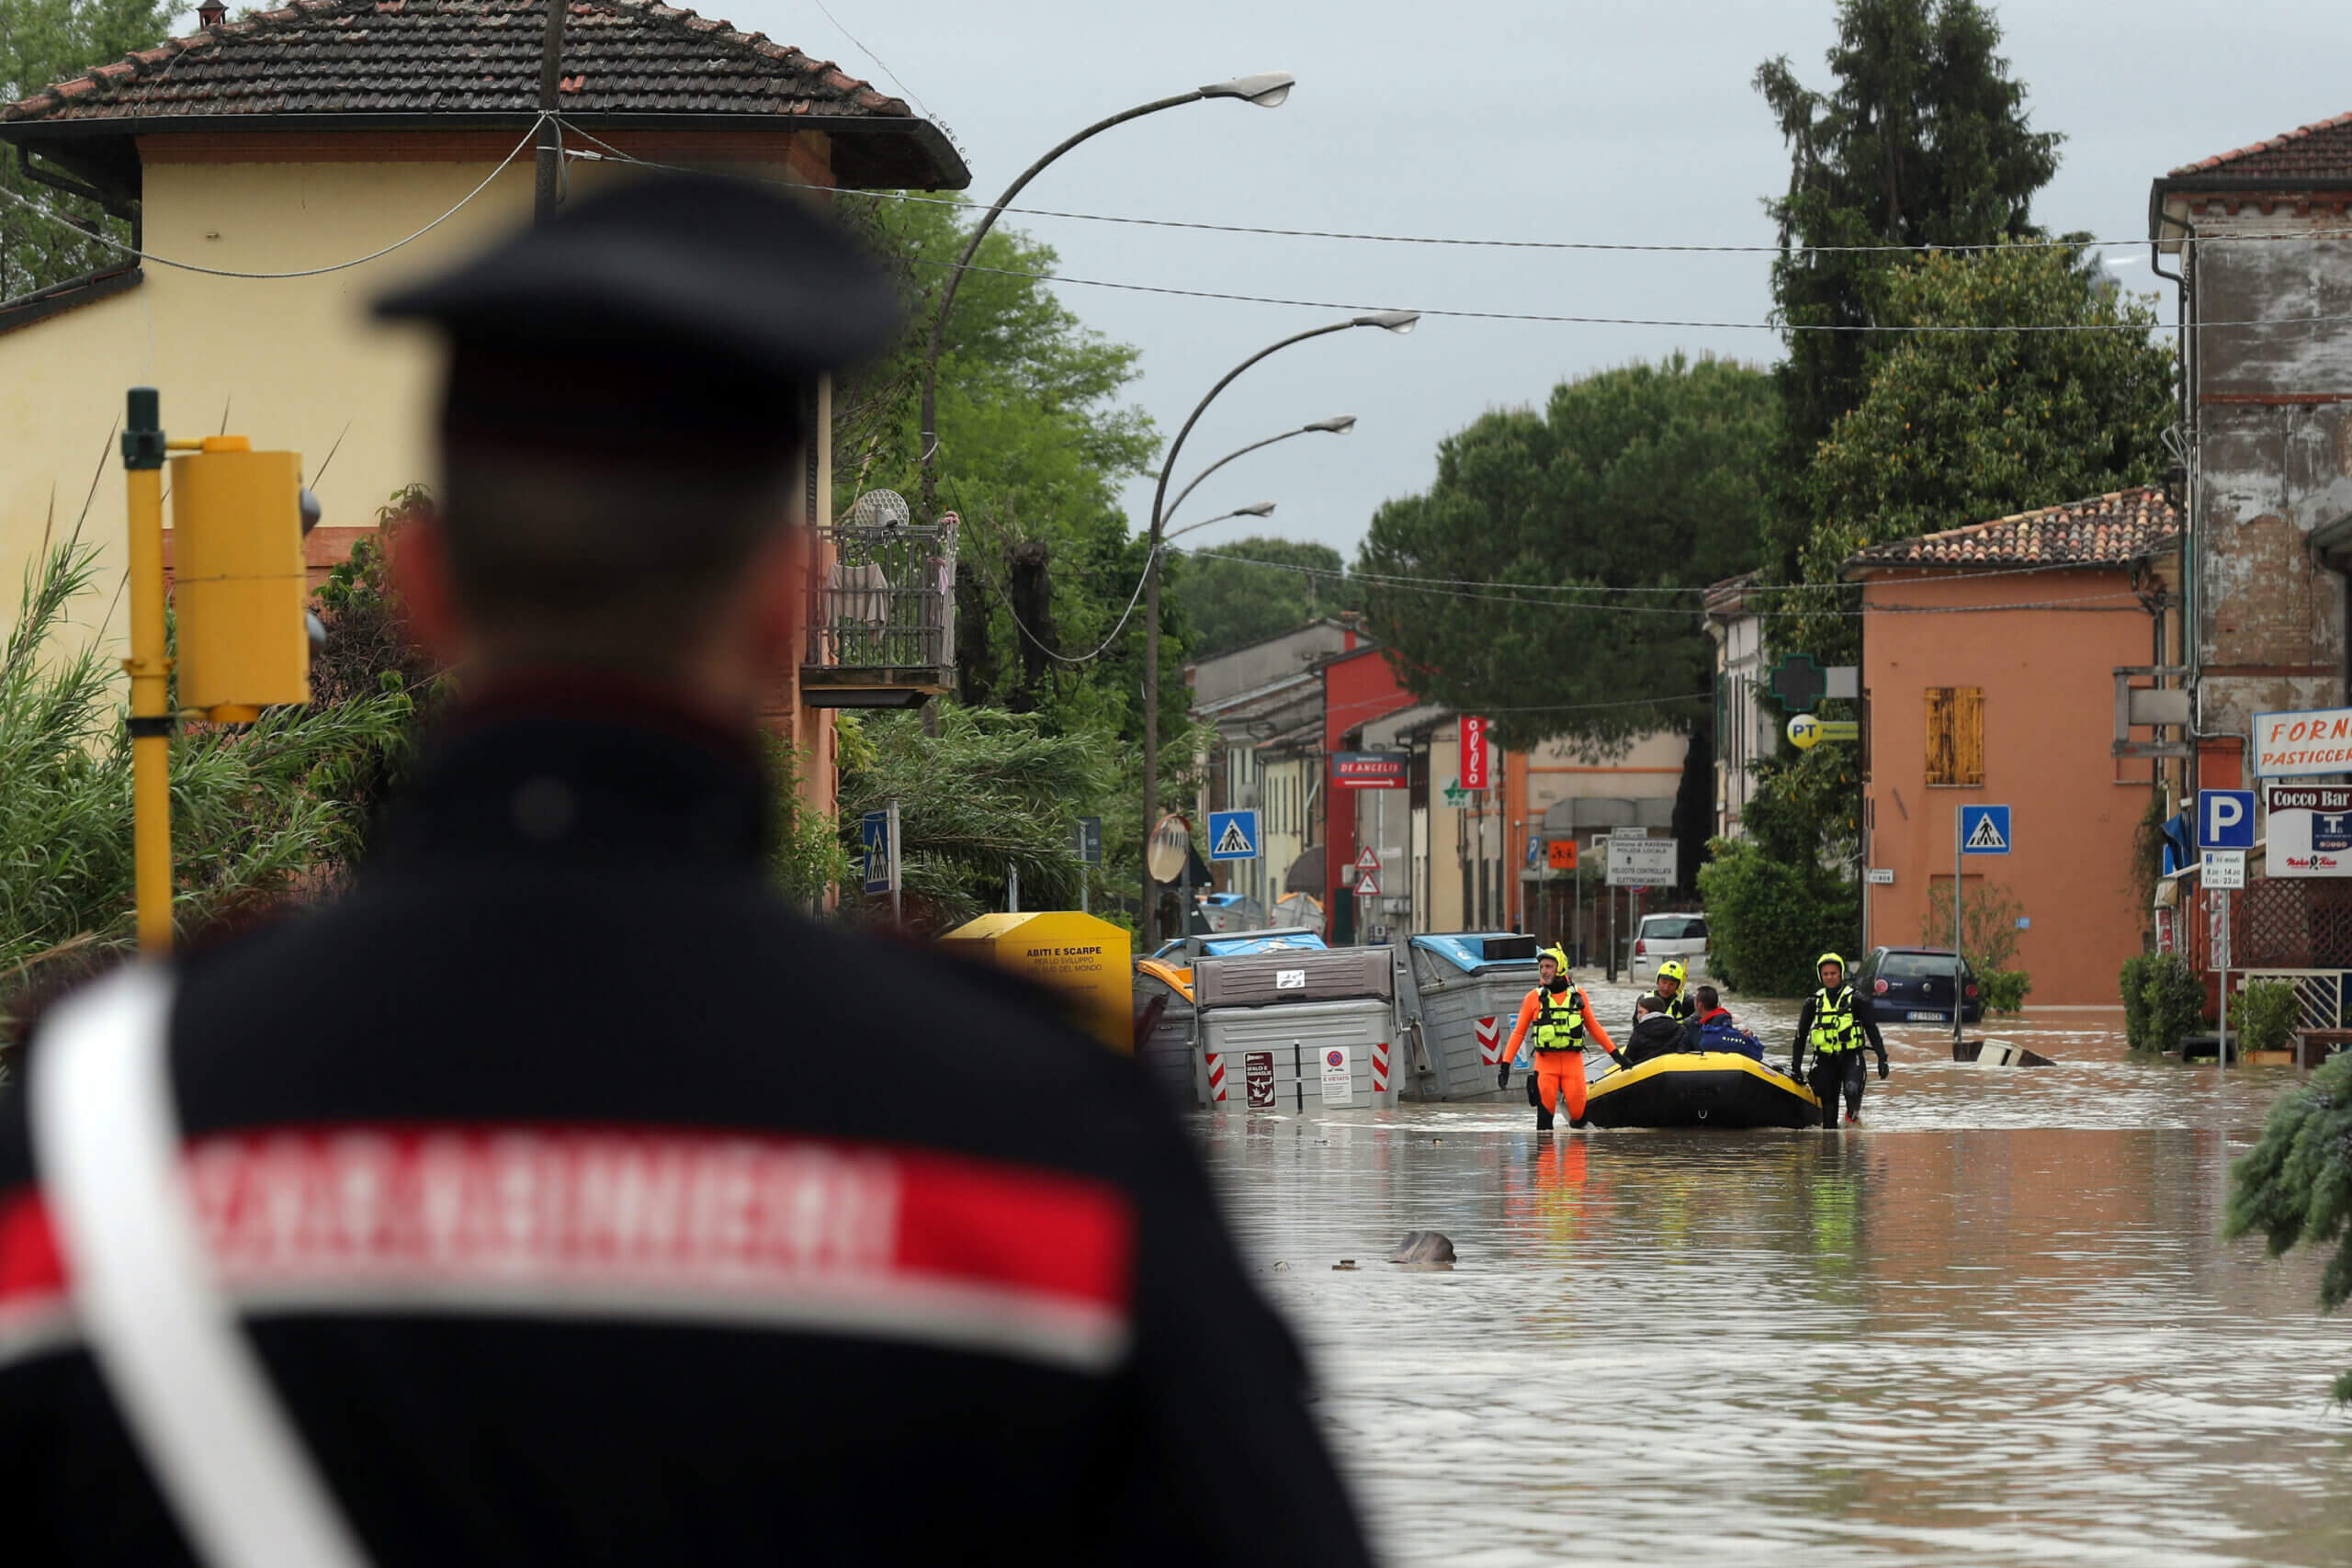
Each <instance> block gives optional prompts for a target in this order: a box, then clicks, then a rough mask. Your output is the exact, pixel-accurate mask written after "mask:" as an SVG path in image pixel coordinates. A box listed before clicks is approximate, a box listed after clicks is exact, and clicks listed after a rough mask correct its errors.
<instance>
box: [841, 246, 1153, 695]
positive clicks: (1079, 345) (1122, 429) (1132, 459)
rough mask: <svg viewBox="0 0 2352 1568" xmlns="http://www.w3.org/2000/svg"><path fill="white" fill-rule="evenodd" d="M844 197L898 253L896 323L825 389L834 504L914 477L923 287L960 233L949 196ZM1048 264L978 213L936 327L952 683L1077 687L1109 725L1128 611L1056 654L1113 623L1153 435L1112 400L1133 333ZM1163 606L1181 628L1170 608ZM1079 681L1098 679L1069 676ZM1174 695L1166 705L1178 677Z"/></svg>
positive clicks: (1119, 690)
mask: <svg viewBox="0 0 2352 1568" xmlns="http://www.w3.org/2000/svg"><path fill="white" fill-rule="evenodd" d="M843 206H844V208H845V209H847V215H848V216H849V217H850V218H851V219H852V220H853V221H854V223H855V224H856V226H857V227H858V228H859V229H860V230H861V231H862V232H863V233H864V235H865V238H866V239H867V241H868V242H869V243H871V244H872V245H873V246H874V248H875V249H876V253H877V254H880V255H881V256H882V257H883V258H884V259H885V260H886V261H888V263H889V264H890V265H892V266H893V268H894V269H895V270H896V272H897V274H898V276H899V279H900V286H901V289H902V292H903V295H904V298H905V300H906V312H907V330H906V332H905V333H904V334H903V335H902V337H901V339H900V342H899V345H898V346H897V348H896V349H895V350H894V351H893V352H892V353H891V354H889V355H887V356H885V357H884V358H883V359H881V360H880V361H878V362H877V363H876V364H875V365H873V366H871V367H868V368H867V369H865V371H864V372H862V373H860V374H859V375H857V376H855V377H853V378H846V379H844V381H843V382H842V386H841V388H840V389H838V391H837V393H836V397H835V400H834V475H835V493H834V509H835V512H836V513H840V512H842V511H844V510H846V508H847V507H848V506H849V504H850V503H851V502H853V501H854V499H855V498H856V496H857V495H858V494H860V493H862V492H864V491H868V490H876V489H889V490H895V491H899V492H900V493H901V494H903V495H905V496H907V497H909V498H910V499H912V498H915V497H916V496H918V494H919V492H920V489H921V486H920V481H919V475H920V467H919V464H918V462H917V457H918V451H919V443H920V437H921V407H920V396H921V390H922V356H923V353H924V350H925V348H926V346H927V344H928V342H929V333H930V330H931V320H932V313H933V310H935V308H936V306H935V303H934V301H935V300H936V299H937V294H936V289H937V288H938V286H939V283H940V281H941V279H942V278H944V276H945V275H946V269H947V267H948V266H949V265H952V264H953V263H954V261H955V258H956V255H957V254H959V253H960V252H961V250H962V248H963V246H964V244H965V243H966V240H967V237H968V235H969V233H970V226H969V221H968V219H967V212H966V210H965V209H964V208H962V207H961V206H960V205H957V204H954V203H949V202H942V201H933V200H924V201H888V200H875V201H872V202H868V203H865V204H863V205H862V206H861V205H860V204H857V203H854V202H845V203H844V204H843ZM1054 265H1055V256H1054V253H1053V250H1052V249H1051V248H1050V247H1049V246H1046V245H1044V244H1041V243H1037V242H1036V241H1034V240H1032V239H1030V238H1028V237H1027V236H1026V235H1024V234H1022V233H1020V232H1019V231H1014V230H1010V229H1006V228H1002V227H999V228H997V229H995V230H993V231H991V232H990V233H989V237H988V239H987V240H986V241H984V242H983V243H981V246H980V251H979V254H978V257H976V258H975V268H976V270H974V271H972V272H970V273H968V274H967V275H966V276H965V278H964V281H963V284H962V285H961V287H960V288H958V289H957V290H956V303H955V306H954V308H953V309H952V310H949V312H948V317H947V327H946V332H945V333H944V337H943V340H942V349H941V354H940V360H939V397H938V404H939V468H940V496H941V500H942V502H943V503H944V505H945V506H947V507H949V508H952V509H954V510H955V511H956V512H957V513H959V514H960V515H961V517H962V519H963V531H962V534H961V536H960V539H959V550H958V553H959V563H960V569H959V571H958V573H957V577H958V582H957V592H956V600H957V604H956V610H957V618H958V626H957V649H956V654H957V681H958V694H959V695H960V696H961V697H962V698H963V700H964V701H965V702H966V703H967V704H972V705H989V704H997V705H1007V706H1011V707H1013V708H1015V709H1016V710H1019V711H1040V710H1050V709H1053V708H1054V707H1056V706H1057V705H1059V704H1061V703H1062V702H1064V701H1068V700H1072V699H1074V700H1075V701H1076V702H1077V705H1078V706H1079V707H1080V709H1081V710H1083V712H1084V713H1085V714H1086V715H1087V716H1089V717H1093V716H1101V715H1102V714H1103V713H1104V712H1106V711H1108V712H1110V713H1111V716H1113V717H1114V720H1115V722H1116V724H1117V726H1118V728H1120V729H1121V730H1122V731H1132V732H1133V733H1134V734H1136V735H1138V736H1139V735H1140V734H1141V733H1142V715H1141V712H1140V711H1139V710H1138V709H1136V707H1135V705H1134V699H1133V697H1132V695H1130V694H1132V693H1134V692H1135V691H1136V684H1137V682H1136V673H1135V671H1136V669H1137V668H1139V666H1140V649H1141V646H1142V643H1141V625H1140V622H1139V621H1136V620H1131V621H1130V622H1129V623H1128V626H1127V628H1126V629H1125V632H1123V634H1122V640H1121V641H1120V642H1119V643H1118V644H1117V645H1115V646H1114V648H1113V649H1111V650H1110V653H1109V654H1108V655H1107V656H1106V657H1105V658H1103V659H1102V660H1097V661H1093V662H1091V663H1089V664H1084V665H1075V666H1073V665H1068V664H1063V663H1061V662H1060V661H1059V660H1056V659H1055V658H1054V657H1053V655H1055V654H1063V655H1071V656H1074V655H1080V654H1084V653H1085V652H1087V651H1088V650H1089V649H1092V648H1094V647H1095V646H1096V645H1097V644H1099V643H1101V642H1102V641H1103V639H1104V638H1106V637H1109V636H1110V635H1111V633H1112V630H1113V628H1114V626H1117V625H1118V622H1119V618H1120V616H1121V614H1122V613H1123V612H1124V611H1125V607H1126V604H1127V602H1128V599H1129V597H1130V594H1131V592H1132V591H1133V589H1134V587H1135V585H1136V581H1138V579H1139V578H1140V576H1141V574H1142V571H1143V568H1144V561H1145V554H1144V551H1143V549H1142V547H1140V545H1139V544H1137V543H1136V542H1135V541H1134V540H1132V539H1131V538H1130V537H1129V535H1128V528H1127V519H1126V514H1125V511H1124V510H1123V509H1122V507H1121V505H1120V498H1119V486H1120V483H1121V481H1122V480H1124V479H1128V478H1133V477H1136V476H1139V475H1142V474H1144V473H1147V472H1148V471H1149V469H1150V467H1151V463H1152V459H1153V456H1154V453H1155V452H1156V450H1157V448H1158V437H1157V435H1156V434H1155V433H1154V431H1153V429H1152V424H1151V421H1150V419H1149V418H1148V416H1147V415H1145V414H1144V413H1143V412H1141V411H1140V410H1138V409H1136V408H1134V407H1132V406H1130V405H1128V404H1127V403H1125V402H1124V401H1123V400H1122V398H1123V395H1124V393H1125V389H1126V388H1127V387H1128V385H1129V384H1130V383H1131V382H1133V381H1134V379H1135V378H1136V374H1137V371H1136V360H1137V358H1138V351H1137V350H1136V349H1135V348H1134V347H1132V346H1130V345H1128V344H1120V343H1113V342H1111V341H1110V340H1108V339H1106V338H1104V337H1103V335H1102V334H1101V333H1095V332H1092V331H1091V330H1089V329H1088V328H1086V327H1085V326H1084V325H1083V324H1081V323H1080V321H1079V320H1078V318H1077V317H1076V316H1075V315H1073V314H1072V313H1071V312H1070V311H1069V309H1068V308H1067V307H1066V306H1064V305H1063V304H1062V303H1061V302H1060V301H1059V300H1058V299H1056V298H1055V297H1054V295H1053V292H1052V290H1051V288H1049V287H1048V286H1047V285H1046V283H1045V282H1044V281H1042V280H1041V279H1042V278H1043V277H1044V276H1046V275H1049V274H1050V273H1051V272H1052V271H1053V269H1054ZM1027 275H1035V276H1027ZM1168 624H1169V626H1170V630H1171V631H1172V632H1173V633H1174V634H1175V635H1176V636H1178V637H1182V636H1183V635H1184V633H1185V631H1186V626H1185V622H1184V620H1183V618H1182V610H1181V608H1178V609H1176V610H1174V611H1173V612H1172V613H1171V615H1170V620H1169V623H1168ZM1024 626H1025V627H1026V630H1025V631H1024V630H1023V627H1024ZM1033 634H1034V635H1033ZM1178 657H1179V658H1180V659H1181V657H1182V653H1181V644H1180V650H1179V654H1178ZM1090 685H1091V686H1096V687H1099V688H1100V689H1099V690H1098V691H1095V692H1092V693H1083V694H1081V693H1080V692H1079V691H1078V690H1077V688H1079V687H1082V686H1090ZM1174 697H1175V702H1176V705H1177V706H1176V708H1175V710H1174V716H1175V719H1176V721H1177V722H1179V723H1181V722H1182V692H1181V690H1179V691H1178V692H1177V693H1176V694H1174Z"/></svg>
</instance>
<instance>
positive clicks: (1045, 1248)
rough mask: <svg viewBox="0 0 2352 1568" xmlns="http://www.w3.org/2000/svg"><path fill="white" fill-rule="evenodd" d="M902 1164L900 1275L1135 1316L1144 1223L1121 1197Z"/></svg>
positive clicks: (1085, 1184)
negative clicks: (1139, 1233) (1138, 1245)
mask: <svg viewBox="0 0 2352 1568" xmlns="http://www.w3.org/2000/svg"><path fill="white" fill-rule="evenodd" d="M898 1157H899V1161H900V1164H901V1170H902V1173H903V1184H902V1186H901V1187H900V1190H899V1248H898V1257H897V1258H896V1260H895V1261H896V1265H897V1267H898V1268H899V1269H903V1270H906V1271H908V1272H910V1273H922V1274H932V1275H938V1276H941V1277H944V1278H946V1279H951V1280H974V1281H988V1282H989V1283H996V1284H1003V1285H1011V1286H1016V1287H1020V1288H1023V1289H1027V1290H1033V1291H1040V1292H1046V1293H1049V1294H1052V1295H1057V1296H1065V1297H1069V1298H1070V1299H1071V1300H1073V1301H1077V1302H1083V1303H1087V1304H1089V1305H1094V1306H1103V1307H1108V1308H1112V1309H1114V1310H1115V1311H1119V1312H1122V1313H1124V1312H1125V1310H1126V1308H1127V1306H1128V1304H1129V1303H1130V1301H1131V1300H1132V1298H1133V1294H1134V1285H1135V1213H1134V1210H1133V1208H1132V1207H1131V1205H1130V1204H1129V1202H1128V1201H1127V1200H1126V1198H1125V1195H1124V1194H1123V1193H1121V1192H1120V1191H1119V1190H1117V1189H1116V1188H1114V1187H1111V1186H1109V1185H1107V1184H1103V1183H1100V1182H1095V1181H1090V1180H1087V1179H1084V1178H1082V1177H1076V1176H1067V1175H1062V1174H1058V1173H1055V1172H1047V1171H1038V1170H1024V1169H1020V1168H1014V1167H1011V1166H1002V1165H995V1164H990V1163H984V1162H981V1161H978V1160H974V1159H962V1158H956V1157H955V1156H944V1155H930V1154H925V1153H922V1152H920V1151H916V1150H901V1151H899V1155H898Z"/></svg>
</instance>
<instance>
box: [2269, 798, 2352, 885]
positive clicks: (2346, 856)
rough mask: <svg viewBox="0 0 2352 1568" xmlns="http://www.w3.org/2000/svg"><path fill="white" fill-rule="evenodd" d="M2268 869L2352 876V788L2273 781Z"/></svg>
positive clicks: (2277, 872) (2279, 872)
mask: <svg viewBox="0 0 2352 1568" xmlns="http://www.w3.org/2000/svg"><path fill="white" fill-rule="evenodd" d="M2263 796H2264V804H2265V805H2267V807H2269V813H2268V826H2267V833H2266V835H2265V838H2264V840H2263V849H2262V869H2263V870H2264V872H2265V873H2267V874H2269V875H2271V876H2352V789H2343V788H2335V787H2322V786H2317V785H2309V784H2272V785H2270V786H2268V787H2267V789H2265V790H2264V791H2263Z"/></svg>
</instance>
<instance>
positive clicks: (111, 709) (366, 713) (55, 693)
mask: <svg viewBox="0 0 2352 1568" xmlns="http://www.w3.org/2000/svg"><path fill="white" fill-rule="evenodd" d="M96 566H97V551H96V548H95V547H92V546H90V545H87V544H85V543H84V542H82V540H81V539H80V538H79V536H74V537H72V538H69V539H67V540H66V541H64V542H63V543H61V544H57V545H55V546H53V547H51V548H49V549H48V550H46V551H45V552H44V553H43V555H42V556H41V557H40V558H39V559H38V560H36V561H35V562H33V563H32V564H31V565H29V566H28V568H27V570H26V575H25V584H24V592H23V598H22V601H21V607H20V610H19V614H18V615H17V623H16V626H15V628H14V629H13V630H12V631H11V632H10V633H9V634H8V638H7V642H6V646H5V649H0V778H5V779H6V780H7V787H6V789H0V992H6V993H11V994H14V993H17V992H21V991H24V990H28V989H37V988H40V987H46V986H48V985H50V984H52V983H55V982H57V981H59V980H61V979H63V978H70V977H71V976H72V975H73V974H78V973H81V972H85V971H86V969H88V968H89V967H92V966H95V965H96V964H100V963H103V962H105V961H107V960H108V959H109V958H110V957H111V956H112V955H114V954H116V953H119V952H121V951H123V950H124V949H125V948H127V947H128V946H129V944H130V938H131V930H132V898H131V895H132V888H133V884H134V876H133V871H132V862H131V811H130V772H131V767H130V741H129V739H127V737H126V735H125V733H124V729H123V705H122V700H121V699H122V695H123V692H122V683H121V672H120V671H119V669H117V668H116V665H115V661H114V660H111V659H109V658H107V656H106V653H105V651H104V649H101V648H100V647H99V646H98V645H97V644H96V643H95V642H93V641H89V640H87V639H82V640H81V641H80V646H79V647H78V648H75V647H74V646H73V645H74V642H75V640H76V634H74V633H73V632H72V631H71V630H70V629H69V628H70V626H71V625H72V622H73V618H74V616H73V612H74V609H75V608H76V606H77V604H80V603H81V602H82V601H83V600H84V599H85V596H87V595H90V594H91V592H92V586H93V582H92V580H93V574H94V573H95V572H96ZM413 707H414V705H413V702H412V700H411V698H410V695H409V693H408V692H407V690H406V689H405V688H404V687H401V686H400V685H398V684H397V683H392V684H386V685H382V686H379V687H374V688H371V689H366V690H361V691H357V692H355V693H354V694H351V695H349V696H348V697H346V698H345V699H344V700H341V701H335V702H327V703H321V704H317V705H311V706H308V707H287V708H275V709H271V710H269V711H267V712H266V713H265V714H264V715H263V716H262V718H261V720H260V722H258V723H256V724H254V725H252V726H250V727H240V728H218V727H213V726H209V725H198V726H191V727H189V728H187V729H186V730H185V731H184V732H183V733H182V734H181V735H179V736H178V737H177V738H175V740H174V741H173V744H172V749H171V788H172V850H173V858H174V863H175V868H176V872H177V876H176V888H175V897H174V912H175V919H176V921H177V923H178V924H179V925H180V926H181V927H182V928H183V929H193V928H198V927H202V926H205V925H209V924H212V923H215V922H218V921H220V920H222V919H230V918H232V917H234V916H236V915H238V914H239V913H240V912H242V911H243V910H245V909H247V908H252V907H254V906H257V905H262V904H266V903H269V902H273V901H275V900H277V899H279V898H282V897H287V896H288V894H290V893H293V892H296V891H299V890H303V889H306V888H311V887H315V886H318V885H319V884H320V882H321V881H322V880H327V879H332V878H333V876H334V874H336V873H337V872H338V871H339V870H340V869H341V868H342V867H343V866H345V865H346V864H347V863H349V861H350V859H351V857H352V856H353V855H354V854H355V853H356V852H357V848H358V845H359V842H360V838H361V833H362V830H363V829H364V826H365V822H364V814H363V812H362V811H361V810H360V808H359V807H356V806H355V805H354V804H353V803H352V802H351V801H350V800H349V799H348V798H346V797H345V794H344V793H343V791H344V788H345V785H346V784H347V783H348V781H349V779H350V778H351V777H352V775H353V773H354V771H355V769H356V768H357V767H359V766H361V765H363V762H362V761H358V760H365V759H369V758H375V757H379V756H381V755H383V754H385V753H386V752H388V751H390V750H393V749H395V748H396V747H397V746H398V745H399V744H400V743H401V737H402V735H403V733H404V731H405V729H406V727H407V726H408V724H409V721H410V718H411V716H412V714H413Z"/></svg>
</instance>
